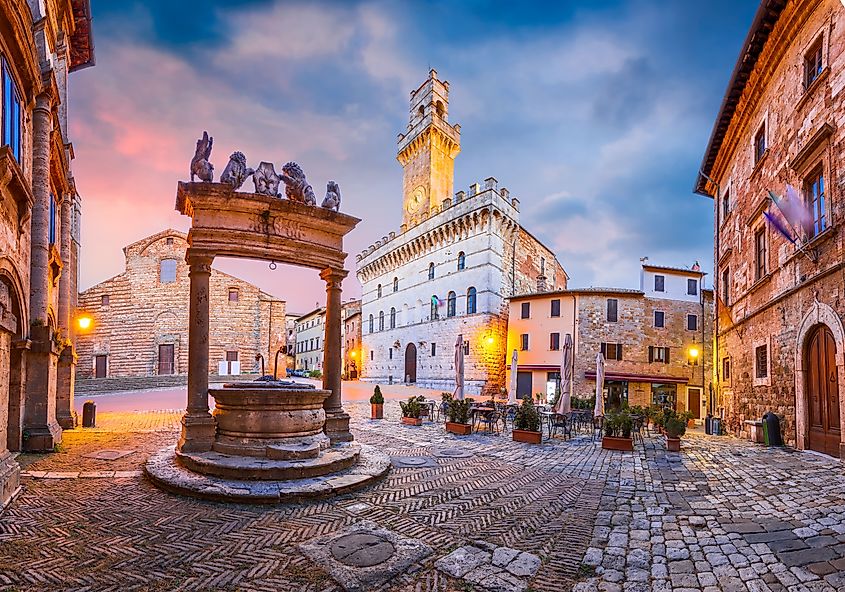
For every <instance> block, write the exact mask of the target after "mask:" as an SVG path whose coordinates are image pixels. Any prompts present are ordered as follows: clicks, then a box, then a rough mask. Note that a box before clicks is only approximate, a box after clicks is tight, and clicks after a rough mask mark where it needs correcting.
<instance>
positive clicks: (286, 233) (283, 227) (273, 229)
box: [250, 212, 305, 240]
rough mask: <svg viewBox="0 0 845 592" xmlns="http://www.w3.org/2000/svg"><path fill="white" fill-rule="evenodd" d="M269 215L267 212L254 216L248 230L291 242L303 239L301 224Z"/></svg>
mask: <svg viewBox="0 0 845 592" xmlns="http://www.w3.org/2000/svg"><path fill="white" fill-rule="evenodd" d="M269 214H270V213H269V212H264V213H262V214H259V215H258V216H256V218H255V220H253V223H252V228H251V229H250V230H252V231H253V232H262V233H264V234H272V235H275V236H280V237H282V238H289V239H292V240H302V239H304V238H305V231H304V230H303V229H302V223H301V222H297V221H296V220H288V219H286V218H282V217H281V216H270V215H269Z"/></svg>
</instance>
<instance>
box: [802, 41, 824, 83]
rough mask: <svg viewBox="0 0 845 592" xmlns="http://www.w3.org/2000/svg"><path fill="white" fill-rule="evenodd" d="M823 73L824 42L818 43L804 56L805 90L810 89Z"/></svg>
mask: <svg viewBox="0 0 845 592" xmlns="http://www.w3.org/2000/svg"><path fill="white" fill-rule="evenodd" d="M821 73H822V40H821V38H819V39H818V41H816V42H815V43H814V44H813V45H812V47H810V51H808V52H807V53H806V55H805V56H804V88H805V89H806V88H809V87H810V85H811V84H813V82H815V80H816V78H818V77H819V74H821Z"/></svg>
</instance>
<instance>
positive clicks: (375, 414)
mask: <svg viewBox="0 0 845 592" xmlns="http://www.w3.org/2000/svg"><path fill="white" fill-rule="evenodd" d="M370 418H371V419H384V396H382V394H381V389H380V388H379V386H378V385H376V388H375V389H374V390H373V396H372V397H370Z"/></svg>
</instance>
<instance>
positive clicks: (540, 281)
mask: <svg viewBox="0 0 845 592" xmlns="http://www.w3.org/2000/svg"><path fill="white" fill-rule="evenodd" d="M546 291H548V288H547V287H546V276H545V275H543V274H542V273H541V274H540V275H538V276H537V292H538V293H539V292H546Z"/></svg>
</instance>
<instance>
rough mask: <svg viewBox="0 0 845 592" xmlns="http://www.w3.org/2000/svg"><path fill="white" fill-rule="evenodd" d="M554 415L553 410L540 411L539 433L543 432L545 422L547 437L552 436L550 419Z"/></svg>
mask: <svg viewBox="0 0 845 592" xmlns="http://www.w3.org/2000/svg"><path fill="white" fill-rule="evenodd" d="M554 416H555V412H554V411H540V433H542V432H543V422H545V423H546V425H547V426H548V428H549V438H551V437H552V419H553V418H554Z"/></svg>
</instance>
